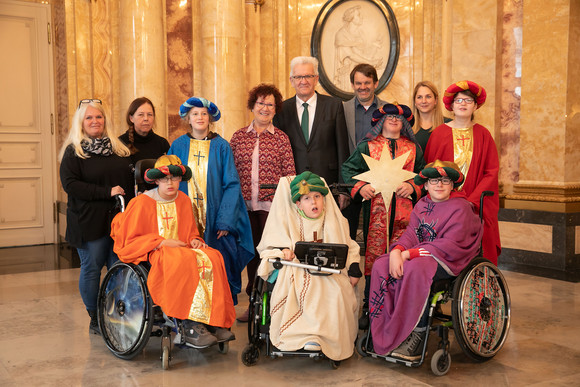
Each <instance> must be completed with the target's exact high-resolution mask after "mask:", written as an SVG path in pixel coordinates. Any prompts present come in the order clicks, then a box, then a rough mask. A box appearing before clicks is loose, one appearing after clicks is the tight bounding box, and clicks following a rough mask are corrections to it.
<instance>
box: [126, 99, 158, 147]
mask: <svg viewBox="0 0 580 387" xmlns="http://www.w3.org/2000/svg"><path fill="white" fill-rule="evenodd" d="M146 103H148V104H149V105H151V108H152V109H153V117H155V106H154V105H153V102H151V100H150V99H149V98H147V97H140V98H136V99H134V100H133V102H131V104H130V105H129V108H128V109H127V115H126V116H125V119H126V121H127V125H128V126H129V133H128V135H129V144H127V148H129V150H130V151H131V154H132V155H134V154H135V153H137V152H139V149H137V147H135V124H134V123H133V122H132V121H131V117H132V116H133V115H134V114H135V112H136V111H137V109H139V108H140V107H141V106H142V105H145V104H146Z"/></svg>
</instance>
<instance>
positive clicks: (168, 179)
mask: <svg viewBox="0 0 580 387" xmlns="http://www.w3.org/2000/svg"><path fill="white" fill-rule="evenodd" d="M157 180H158V181H160V182H163V183H169V182H171V181H181V176H165V177H162V178H161V179H157Z"/></svg>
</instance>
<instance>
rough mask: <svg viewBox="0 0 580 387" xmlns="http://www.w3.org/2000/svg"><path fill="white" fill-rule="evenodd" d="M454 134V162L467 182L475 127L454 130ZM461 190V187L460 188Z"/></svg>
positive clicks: (452, 130)
mask: <svg viewBox="0 0 580 387" xmlns="http://www.w3.org/2000/svg"><path fill="white" fill-rule="evenodd" d="M451 132H452V133H453V161H454V162H455V164H457V166H458V167H459V170H460V171H461V173H463V176H465V180H467V172H469V166H470V165H471V159H472V158H473V127H469V128H452V129H451ZM459 189H460V190H461V187H460V188H459Z"/></svg>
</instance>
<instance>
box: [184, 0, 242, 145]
mask: <svg viewBox="0 0 580 387" xmlns="http://www.w3.org/2000/svg"><path fill="white" fill-rule="evenodd" d="M200 11H201V15H200V19H201V25H200V31H201V41H200V43H201V44H200V50H201V57H200V62H201V89H199V88H197V87H196V88H195V89H196V90H200V91H201V92H200V95H201V96H202V97H205V98H207V99H209V100H210V101H212V102H214V103H215V104H216V105H217V106H218V108H219V109H220V111H221V114H222V118H221V119H220V121H218V122H216V123H215V124H214V125H213V128H212V130H213V131H216V132H217V133H219V134H220V135H221V136H222V137H224V138H225V139H226V140H229V139H230V138H231V136H232V134H233V133H234V132H235V131H236V130H238V129H239V128H241V127H243V126H245V125H247V123H246V117H245V114H246V104H245V102H246V98H245V96H246V87H247V85H246V80H245V71H244V63H245V58H244V7H243V2H241V1H239V0H201V1H200Z"/></svg>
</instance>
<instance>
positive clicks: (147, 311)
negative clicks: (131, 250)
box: [97, 262, 153, 360]
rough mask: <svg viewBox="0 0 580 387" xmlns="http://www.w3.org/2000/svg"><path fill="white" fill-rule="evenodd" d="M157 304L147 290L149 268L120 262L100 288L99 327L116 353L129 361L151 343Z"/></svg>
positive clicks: (112, 350)
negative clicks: (153, 302)
mask: <svg viewBox="0 0 580 387" xmlns="http://www.w3.org/2000/svg"><path fill="white" fill-rule="evenodd" d="M152 311H153V305H152V301H151V297H150V295H149V292H148V290H147V271H146V270H145V269H144V268H143V267H141V266H137V265H133V264H130V263H123V262H117V263H116V264H115V265H113V267H111V269H110V270H109V271H108V272H107V274H106V275H105V278H104V279H103V283H102V285H101V287H100V289H99V297H98V310H97V312H98V315H99V328H100V329H101V334H102V336H103V340H105V344H106V345H107V347H108V348H109V350H110V351H111V352H113V354H114V355H115V356H117V357H118V358H121V359H125V360H129V359H132V358H134V357H135V356H137V355H138V354H139V353H140V352H141V350H142V349H143V348H144V347H145V345H147V342H148V341H149V337H150V336H151V329H152V327H153V316H152V315H153V312H152Z"/></svg>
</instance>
